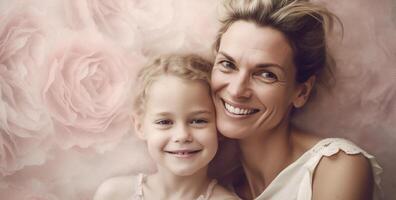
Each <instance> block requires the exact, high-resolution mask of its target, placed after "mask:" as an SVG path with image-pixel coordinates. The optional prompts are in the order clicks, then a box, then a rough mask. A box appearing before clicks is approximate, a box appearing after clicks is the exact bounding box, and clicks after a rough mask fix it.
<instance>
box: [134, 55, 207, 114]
mask: <svg viewBox="0 0 396 200" xmlns="http://www.w3.org/2000/svg"><path fill="white" fill-rule="evenodd" d="M211 68H212V63H211V62H209V61H208V60H205V59H204V58H202V57H200V56H198V55H193V54H189V55H164V56H160V57H157V58H154V59H152V60H151V61H150V62H149V63H148V65H146V66H145V67H143V68H142V69H141V70H140V72H139V74H138V77H137V83H136V86H137V92H136V95H135V99H134V111H135V112H136V114H138V115H141V114H142V113H143V111H144V107H145V101H146V100H147V99H146V98H147V93H148V90H149V89H150V86H151V85H152V84H153V82H155V81H156V79H157V78H158V77H160V76H163V75H172V76H177V77H179V78H182V79H185V80H191V81H197V80H198V81H203V82H204V83H205V84H207V86H208V93H209V94H210V71H211Z"/></svg>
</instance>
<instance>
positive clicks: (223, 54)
mask: <svg viewBox="0 0 396 200" xmlns="http://www.w3.org/2000/svg"><path fill="white" fill-rule="evenodd" d="M218 54H221V55H222V56H224V57H225V58H227V59H228V60H229V61H231V62H235V60H234V58H232V56H230V55H228V54H227V53H225V52H222V51H219V53H218Z"/></svg>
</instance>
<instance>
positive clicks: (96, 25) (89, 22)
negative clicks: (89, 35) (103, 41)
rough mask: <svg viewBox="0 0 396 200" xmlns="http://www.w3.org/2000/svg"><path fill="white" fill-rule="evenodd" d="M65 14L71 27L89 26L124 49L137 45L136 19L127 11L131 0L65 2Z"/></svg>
mask: <svg viewBox="0 0 396 200" xmlns="http://www.w3.org/2000/svg"><path fill="white" fill-rule="evenodd" d="M64 4H65V6H64V10H65V17H66V21H67V24H68V26H70V27H71V28H72V29H74V30H82V29H87V28H91V29H93V30H97V31H98V32H100V33H102V34H103V35H105V36H107V37H108V38H110V39H111V40H112V41H114V42H116V43H118V44H120V45H121V46H124V47H127V48H140V45H141V39H140V32H139V31H138V27H137V22H136V21H135V19H134V18H133V17H132V16H131V13H130V12H129V11H128V7H131V5H133V4H134V1H127V0H84V1H65V2H64Z"/></svg>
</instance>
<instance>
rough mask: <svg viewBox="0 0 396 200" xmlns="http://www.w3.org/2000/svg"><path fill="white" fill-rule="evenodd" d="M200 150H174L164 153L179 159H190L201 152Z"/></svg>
mask: <svg viewBox="0 0 396 200" xmlns="http://www.w3.org/2000/svg"><path fill="white" fill-rule="evenodd" d="M201 151H202V150H201V149H199V150H174V151H165V152H166V153H169V154H172V155H174V156H176V157H180V158H187V157H191V156H193V155H195V154H197V153H199V152H201Z"/></svg>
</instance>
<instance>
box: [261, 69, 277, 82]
mask: <svg viewBox="0 0 396 200" xmlns="http://www.w3.org/2000/svg"><path fill="white" fill-rule="evenodd" d="M258 76H259V77H260V79H261V80H263V81H264V82H267V83H273V82H275V81H277V80H278V76H276V74H274V73H272V72H268V71H265V72H260V73H258Z"/></svg>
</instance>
